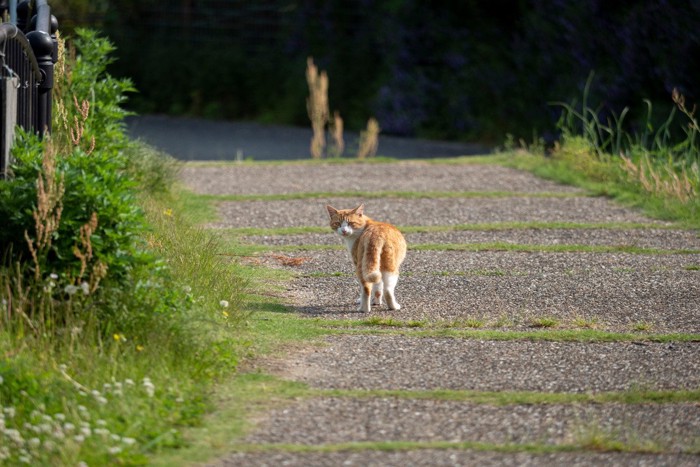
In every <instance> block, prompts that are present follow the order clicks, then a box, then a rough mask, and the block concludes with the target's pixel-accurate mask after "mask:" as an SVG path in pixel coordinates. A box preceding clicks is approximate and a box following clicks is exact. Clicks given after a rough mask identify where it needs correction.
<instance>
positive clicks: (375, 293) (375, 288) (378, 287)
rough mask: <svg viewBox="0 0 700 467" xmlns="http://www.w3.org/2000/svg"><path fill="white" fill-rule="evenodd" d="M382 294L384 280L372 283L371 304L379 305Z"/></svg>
mask: <svg viewBox="0 0 700 467" xmlns="http://www.w3.org/2000/svg"><path fill="white" fill-rule="evenodd" d="M382 295H384V282H382V281H379V282H377V283H376V284H372V305H381V304H382Z"/></svg>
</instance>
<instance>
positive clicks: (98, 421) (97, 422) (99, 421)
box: [95, 419, 107, 426]
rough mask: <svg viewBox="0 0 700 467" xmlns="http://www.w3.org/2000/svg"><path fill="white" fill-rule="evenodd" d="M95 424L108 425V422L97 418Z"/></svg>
mask: <svg viewBox="0 0 700 467" xmlns="http://www.w3.org/2000/svg"><path fill="white" fill-rule="evenodd" d="M95 425H97V426H107V422H106V421H104V420H102V419H99V420H97V421H96V422H95Z"/></svg>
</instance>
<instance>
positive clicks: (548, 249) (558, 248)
mask: <svg viewBox="0 0 700 467" xmlns="http://www.w3.org/2000/svg"><path fill="white" fill-rule="evenodd" d="M408 248H409V250H414V251H522V252H529V253H532V252H536V253H540V252H541V253H629V254H636V255H684V254H698V253H700V250H698V249H684V248H680V249H668V250H665V249H661V248H645V247H638V246H634V245H575V244H572V245H564V244H556V245H529V244H520V243H508V242H483V243H418V244H412V245H409V246H408Z"/></svg>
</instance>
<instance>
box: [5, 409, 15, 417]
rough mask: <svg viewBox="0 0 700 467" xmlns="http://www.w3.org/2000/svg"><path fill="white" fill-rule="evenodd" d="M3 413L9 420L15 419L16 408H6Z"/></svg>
mask: <svg viewBox="0 0 700 467" xmlns="http://www.w3.org/2000/svg"><path fill="white" fill-rule="evenodd" d="M2 411H3V412H4V413H5V416H6V417H7V418H14V417H15V408H14V407H5V408H4V409H2Z"/></svg>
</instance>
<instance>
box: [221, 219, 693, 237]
mask: <svg viewBox="0 0 700 467" xmlns="http://www.w3.org/2000/svg"><path fill="white" fill-rule="evenodd" d="M399 229H400V230H401V231H402V232H403V233H437V232H460V231H477V232H488V231H502V230H530V229H552V230H557V229H559V230H561V229H567V230H579V229H581V230H595V229H600V230H639V229H664V230H671V229H677V230H682V229H681V228H680V227H678V226H676V225H673V224H648V223H646V224H644V223H638V222H536V221H535V222H487V223H473V224H456V225H427V226H420V225H410V226H399ZM221 232H222V233H224V234H226V235H238V236H241V235H303V234H329V235H331V234H332V232H331V230H330V228H329V227H328V226H313V227H312V226H308V227H277V228H261V227H237V228H226V229H221Z"/></svg>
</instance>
